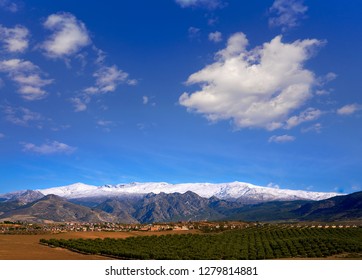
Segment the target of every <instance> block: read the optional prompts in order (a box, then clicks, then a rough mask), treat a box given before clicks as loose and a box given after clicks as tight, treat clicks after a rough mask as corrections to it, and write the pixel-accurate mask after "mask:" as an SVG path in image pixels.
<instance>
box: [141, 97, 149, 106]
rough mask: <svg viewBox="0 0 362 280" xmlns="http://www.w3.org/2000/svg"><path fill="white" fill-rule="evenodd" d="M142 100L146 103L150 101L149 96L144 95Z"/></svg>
mask: <svg viewBox="0 0 362 280" xmlns="http://www.w3.org/2000/svg"><path fill="white" fill-rule="evenodd" d="M142 101H143V104H144V105H146V104H147V103H148V101H149V98H148V96H142Z"/></svg>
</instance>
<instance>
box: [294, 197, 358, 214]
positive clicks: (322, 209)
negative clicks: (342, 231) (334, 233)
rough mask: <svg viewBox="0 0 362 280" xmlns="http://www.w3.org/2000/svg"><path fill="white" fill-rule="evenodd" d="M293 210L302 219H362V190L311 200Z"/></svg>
mask: <svg viewBox="0 0 362 280" xmlns="http://www.w3.org/2000/svg"><path fill="white" fill-rule="evenodd" d="M293 212H294V213H295V214H297V215H298V216H299V217H301V219H302V220H323V221H341V220H350V219H362V192H356V193H352V194H349V195H346V196H341V197H332V198H330V199H326V200H322V201H316V202H309V203H306V204H304V205H303V206H302V207H300V208H299V209H297V210H295V211H293Z"/></svg>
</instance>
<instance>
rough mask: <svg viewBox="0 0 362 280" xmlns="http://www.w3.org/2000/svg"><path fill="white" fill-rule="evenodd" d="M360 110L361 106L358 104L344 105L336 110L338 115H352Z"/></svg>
mask: <svg viewBox="0 0 362 280" xmlns="http://www.w3.org/2000/svg"><path fill="white" fill-rule="evenodd" d="M359 110H362V106H361V105H359V104H349V105H345V106H343V107H341V108H339V109H338V110H337V114H338V115H345V116H347V115H352V114H354V113H355V112H357V111H359Z"/></svg>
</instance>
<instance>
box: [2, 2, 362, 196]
mask: <svg viewBox="0 0 362 280" xmlns="http://www.w3.org/2000/svg"><path fill="white" fill-rule="evenodd" d="M322 12H323V16H321V13H322ZM361 12H362V4H361V3H356V2H352V3H350V2H348V3H341V2H339V1H332V2H331V1H319V2H315V1H314V2H313V1H308V0H270V1H235V0H192V1H190V0H164V1H146V0H137V1H131V0H126V1H115V0H112V1H109V5H102V4H100V3H97V2H90V3H87V8H86V9H84V3H79V2H76V1H70V0H65V1H60V2H59V3H53V2H46V3H41V4H40V3H39V1H36V0H29V1H26V3H25V1H22V0H6V1H0V18H1V19H0V170H1V171H0V193H8V192H15V191H20V190H24V189H29V188H30V189H35V188H50V187H51V186H66V185H70V184H72V183H73V182H86V184H90V185H95V186H100V185H104V184H110V185H113V184H119V183H120V182H168V183H170V184H178V183H184V182H187V183H197V182H207V183H215V184H216V183H223V182H235V181H239V182H250V184H253V185H257V186H268V185H269V186H278V187H280V189H290V190H304V191H314V192H336V193H344V194H348V193H353V192H357V191H361V190H362V172H361V170H362V145H361V139H362V131H361V129H360V127H361V118H362V95H361V93H360V91H361V79H360V73H359V72H360V71H359V69H360V65H361V64H362V55H361V52H360V50H361V49H362V38H361V36H360V30H361V28H362V18H361V16H360V15H361ZM346 30H348V32H346Z"/></svg>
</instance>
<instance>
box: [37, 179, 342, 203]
mask: <svg viewBox="0 0 362 280" xmlns="http://www.w3.org/2000/svg"><path fill="white" fill-rule="evenodd" d="M38 191H40V192H41V193H43V194H44V195H47V194H55V195H58V196H61V197H65V198H68V199H77V198H86V197H89V198H90V197H102V196H104V197H119V196H124V195H146V194H149V193H154V194H159V193H186V192H188V191H191V192H194V193H196V194H198V195H199V196H201V197H204V198H210V197H212V196H215V197H217V198H219V199H226V200H236V199H238V200H239V201H240V202H242V203H260V202H267V201H281V200H282V201H292V200H322V199H327V198H330V197H333V196H336V195H341V194H338V193H324V192H310V191H301V190H287V189H277V188H270V187H261V186H255V185H252V184H249V183H242V182H233V183H221V184H210V183H189V184H168V183H162V182H161V183H130V184H119V185H105V186H100V187H97V186H91V185H86V184H82V183H77V184H73V185H69V186H64V187H55V188H50V189H42V190H38Z"/></svg>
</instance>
